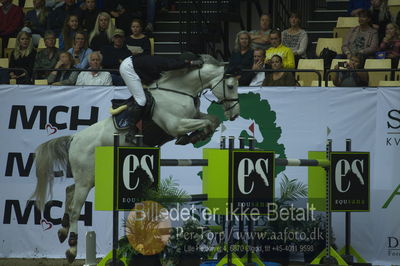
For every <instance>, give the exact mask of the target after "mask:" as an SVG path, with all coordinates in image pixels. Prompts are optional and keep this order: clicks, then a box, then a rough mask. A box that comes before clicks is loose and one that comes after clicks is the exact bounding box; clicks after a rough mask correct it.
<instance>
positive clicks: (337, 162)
mask: <svg viewBox="0 0 400 266" xmlns="http://www.w3.org/2000/svg"><path fill="white" fill-rule="evenodd" d="M330 171H331V179H330V191H331V210H332V211H369V192H370V185H369V153H368V152H332V153H331V169H330Z"/></svg>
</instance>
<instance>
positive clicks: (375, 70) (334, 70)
mask: <svg viewBox="0 0 400 266" xmlns="http://www.w3.org/2000/svg"><path fill="white" fill-rule="evenodd" d="M339 72H367V73H369V72H390V76H391V77H394V76H395V73H396V72H398V73H400V69H397V68H386V69H382V68H368V69H327V70H325V74H324V80H325V86H326V87H328V82H329V80H330V74H331V73H339ZM390 76H389V77H388V79H385V81H396V80H394V79H392V78H391V77H390ZM398 78H400V76H399V77H398ZM367 87H370V86H369V85H368V86H367ZM373 87H375V86H373Z"/></svg>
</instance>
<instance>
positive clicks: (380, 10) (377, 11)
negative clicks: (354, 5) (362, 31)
mask: <svg viewBox="0 0 400 266" xmlns="http://www.w3.org/2000/svg"><path fill="white" fill-rule="evenodd" d="M370 10H371V13H372V27H373V28H374V29H376V30H377V31H378V40H379V42H381V41H382V39H383V37H385V30H386V25H387V24H389V23H390V22H392V15H391V14H390V12H389V8H388V6H387V2H386V1H385V0H371V9H370Z"/></svg>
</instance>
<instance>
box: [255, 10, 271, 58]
mask: <svg viewBox="0 0 400 266" xmlns="http://www.w3.org/2000/svg"><path fill="white" fill-rule="evenodd" d="M270 25H271V17H270V15H268V14H262V15H261V16H260V29H259V30H252V31H250V37H251V47H252V48H253V49H255V48H261V49H264V50H267V49H268V48H270V47H271V43H270V41H269V34H270V32H271V28H270Z"/></svg>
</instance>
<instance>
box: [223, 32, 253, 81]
mask: <svg viewBox="0 0 400 266" xmlns="http://www.w3.org/2000/svg"><path fill="white" fill-rule="evenodd" d="M252 67H253V49H251V38H250V33H249V32H247V31H239V32H238V34H236V39H235V48H234V51H233V53H232V55H231V58H230V60H229V65H228V70H236V69H240V70H243V69H251V68H252ZM253 77H254V73H253V72H242V73H241V76H240V78H239V86H249V84H250V82H251V80H252V79H253Z"/></svg>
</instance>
